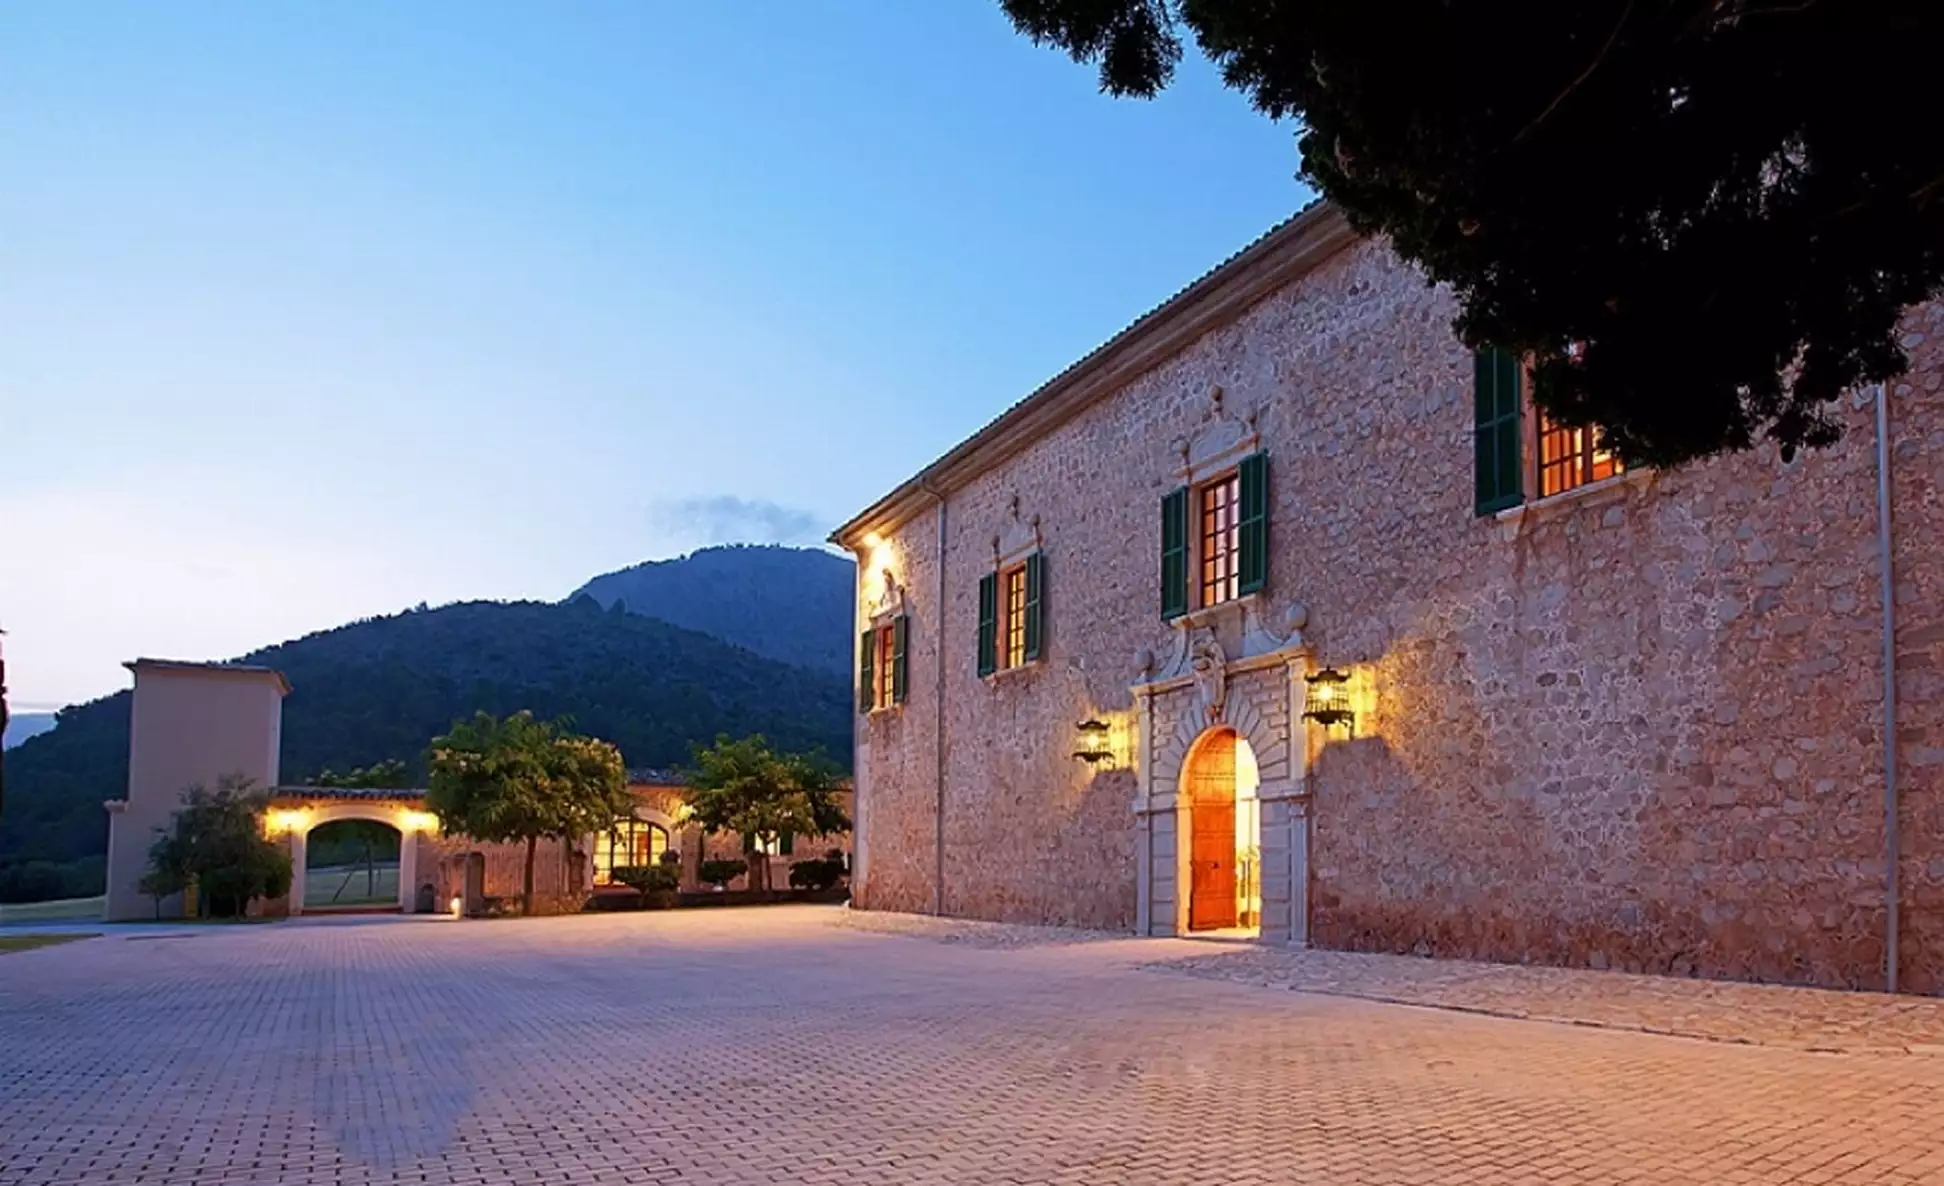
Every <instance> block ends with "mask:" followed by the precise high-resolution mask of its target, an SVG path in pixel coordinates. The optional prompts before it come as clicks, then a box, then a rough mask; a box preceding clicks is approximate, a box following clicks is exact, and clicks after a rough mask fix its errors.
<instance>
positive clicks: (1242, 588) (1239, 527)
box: [1236, 453, 1269, 594]
mask: <svg viewBox="0 0 1944 1186" xmlns="http://www.w3.org/2000/svg"><path fill="white" fill-rule="evenodd" d="M1237 469H1238V472H1237V477H1238V478H1239V479H1240V480H1239V481H1238V482H1237V483H1236V484H1237V485H1239V486H1240V487H1241V490H1240V491H1239V495H1240V498H1241V502H1242V506H1241V508H1240V510H1241V516H1240V518H1238V519H1237V521H1236V535H1237V536H1238V537H1239V542H1240V550H1241V553H1242V554H1241V555H1240V556H1239V557H1237V558H1236V576H1237V578H1238V580H1237V581H1236V592H1237V593H1238V594H1247V593H1258V592H1261V590H1262V587H1263V586H1264V585H1265V584H1268V583H1269V455H1268V454H1267V453H1253V454H1251V455H1249V456H1247V457H1244V458H1243V459H1242V464H1241V465H1240V466H1239V467H1237Z"/></svg>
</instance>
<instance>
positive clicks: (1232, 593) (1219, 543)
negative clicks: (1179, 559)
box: [1196, 473, 1242, 605]
mask: <svg viewBox="0 0 1944 1186" xmlns="http://www.w3.org/2000/svg"><path fill="white" fill-rule="evenodd" d="M1196 493H1197V495H1198V497H1199V498H1200V500H1201V552H1200V558H1201V604H1202V605H1218V604H1220V603H1221V602H1224V601H1234V600H1235V598H1236V596H1237V590H1238V585H1239V584H1240V582H1241V574H1240V573H1239V572H1238V571H1237V569H1236V561H1237V560H1239V559H1240V555H1239V553H1240V552H1241V539H1240V534H1241V527H1240V521H1239V517H1238V514H1237V512H1238V511H1240V510H1241V502H1242V478H1241V475H1240V474H1239V473H1236V474H1229V475H1227V476H1226V477H1222V478H1217V479H1216V480H1215V481H1213V482H1210V483H1208V485H1206V486H1203V487H1202V488H1201V489H1200V490H1199V491H1197V492H1196Z"/></svg>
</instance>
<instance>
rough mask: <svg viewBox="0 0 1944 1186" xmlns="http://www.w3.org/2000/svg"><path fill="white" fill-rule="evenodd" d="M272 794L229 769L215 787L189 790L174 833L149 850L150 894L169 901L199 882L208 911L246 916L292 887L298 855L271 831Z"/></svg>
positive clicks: (145, 887) (146, 884) (145, 882)
mask: <svg viewBox="0 0 1944 1186" xmlns="http://www.w3.org/2000/svg"><path fill="white" fill-rule="evenodd" d="M269 802H270V797H269V795H268V794H267V793H265V792H262V791H259V790H256V789H255V788H254V785H253V784H252V783H251V782H250V780H249V779H247V778H243V777H241V776H239V775H224V776H223V777H222V778H220V779H218V780H217V782H216V789H215V790H209V789H208V788H205V787H203V786H201V785H200V784H198V785H195V786H191V787H189V788H188V789H186V790H184V791H183V793H182V806H181V808H179V809H178V810H177V811H176V813H175V818H174V819H173V820H172V821H171V824H170V828H169V830H168V831H167V832H165V833H163V834H162V835H161V836H159V837H157V838H156V840H155V843H154V844H153V845H152V846H151V847H150V848H149V868H148V872H147V873H146V874H145V875H144V877H143V879H142V883H141V885H142V892H144V893H146V894H148V895H150V896H151V897H154V898H155V899H156V909H157V912H158V913H160V910H161V899H162V898H163V897H166V896H168V895H169V894H172V893H175V892H177V891H179V890H181V889H183V888H184V887H186V886H188V885H190V884H192V883H193V884H194V885H195V886H196V888H197V890H198V891H199V893H200V895H201V900H202V908H203V911H204V912H205V913H207V914H209V915H211V916H213V917H215V918H237V917H240V916H241V915H242V914H243V913H244V911H245V910H246V909H248V907H249V904H250V899H252V898H280V897H282V896H283V895H285V894H287V893H289V892H290V876H291V869H290V854H289V853H288V852H285V851H284V848H283V846H282V845H280V844H277V843H276V842H274V841H272V840H270V839H269V838H268V837H266V836H265V835H264V834H263V812H264V809H265V808H266V807H268V806H269Z"/></svg>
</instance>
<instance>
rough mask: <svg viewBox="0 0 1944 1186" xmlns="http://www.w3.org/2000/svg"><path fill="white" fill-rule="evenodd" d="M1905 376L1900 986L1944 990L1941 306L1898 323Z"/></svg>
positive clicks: (1899, 498)
mask: <svg viewBox="0 0 1944 1186" xmlns="http://www.w3.org/2000/svg"><path fill="white" fill-rule="evenodd" d="M1904 328H1905V336H1904V339H1903V342H1904V348H1905V349H1906V350H1908V351H1909V352H1910V356H1911V363H1912V368H1911V373H1910V374H1909V375H1907V376H1905V377H1904V379H1902V380H1901V381H1900V382H1898V383H1895V384H1892V385H1891V392H1892V395H1891V400H1890V417H1891V424H1890V441H1891V460H1890V474H1891V480H1892V484H1893V487H1894V493H1893V495H1892V508H1893V515H1894V516H1895V519H1894V535H1893V542H1894V548H1893V551H1892V556H1891V562H1890V567H1891V572H1892V573H1893V575H1894V577H1895V581H1896V595H1897V648H1896V649H1897V743H1898V745H1897V752H1898V782H1899V787H1898V793H1899V797H1900V799H1901V810H1900V812H1899V816H1900V819H1901V821H1902V828H1901V834H1902V845H1903V852H1902V860H1900V861H1899V862H1898V868H1899V870H1900V875H1901V878H1902V882H1903V893H1902V895H1901V898H1902V902H1903V911H1904V915H1903V919H1902V925H1901V926H1900V927H1899V933H1900V935H1901V942H1902V944H1903V958H1902V960H1901V961H1900V962H1901V964H1902V972H1903V984H1902V987H1904V988H1905V989H1908V990H1910V991H1913V992H1928V993H1936V992H1944V306H1940V305H1935V304H1934V305H1929V306H1926V307H1925V308H1923V309H1921V310H1918V311H1917V312H1916V313H1914V314H1912V315H1911V316H1910V317H1909V318H1907V319H1906V323H1905V327H1904Z"/></svg>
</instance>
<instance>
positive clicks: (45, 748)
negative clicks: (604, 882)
mask: <svg viewBox="0 0 1944 1186" xmlns="http://www.w3.org/2000/svg"><path fill="white" fill-rule="evenodd" d="M840 563H841V562H840ZM835 632H836V633H837V635H838V637H839V638H840V639H842V638H843V637H844V635H845V632H844V631H843V630H841V629H839V630H836V631H835ZM241 661H244V662H250V663H262V664H268V665H270V666H273V667H276V668H278V669H280V670H282V671H283V672H284V674H285V675H287V676H288V677H289V679H290V683H291V686H292V688H293V691H292V692H291V695H290V696H289V698H288V699H287V700H285V702H284V726H283V760H282V776H283V781H284V782H286V783H291V782H299V781H302V780H303V779H305V778H307V777H309V776H311V775H314V774H316V773H317V772H318V771H320V770H322V769H324V768H326V767H329V768H332V769H336V770H340V771H342V770H348V769H351V768H353V767H358V766H368V765H370V764H372V763H374V762H380V761H384V760H386V759H393V758H396V759H402V760H404V761H405V762H407V763H408V765H409V766H410V767H411V768H412V770H413V772H414V775H415V776H416V775H418V774H419V773H421V772H422V770H423V755H424V751H425V748H426V743H427V742H428V741H429V740H430V739H431V738H432V737H433V736H434V735H435V734H437V733H439V732H441V731H443V730H444V729H445V728H446V727H447V726H448V725H449V724H450V723H451V722H452V721H453V720H454V719H456V718H459V717H462V716H470V715H471V714H472V713H473V712H475V711H477V710H480V709H484V710H485V711H487V712H492V713H508V712H514V711H517V710H519V709H531V710H532V711H533V712H534V713H535V714H537V715H539V716H542V717H555V716H563V715H564V716H570V717H572V718H573V720H574V722H575V724H576V726H577V728H579V729H580V730H581V731H582V732H586V733H590V734H593V735H594V736H597V737H602V738H605V739H607V740H609V741H612V742H614V743H615V744H617V745H619V746H620V747H621V751H622V754H623V755H624V756H625V758H626V759H627V762H628V764H629V765H631V766H670V765H676V764H679V763H681V762H683V761H685V760H687V758H688V756H689V747H690V745H691V743H693V742H696V741H708V740H711V739H713V738H714V737H715V736H716V734H718V733H724V732H727V733H734V734H738V735H740V734H743V733H752V732H755V733H763V734H766V735H767V736H768V737H769V738H770V739H771V740H772V741H773V742H775V743H776V744H777V745H778V746H781V747H784V748H789V749H808V748H813V747H821V748H823V749H824V750H825V751H826V752H827V753H829V754H830V755H831V756H832V757H833V758H835V759H836V760H837V761H838V762H840V763H841V764H843V765H845V766H848V765H849V762H850V685H849V681H848V680H847V679H846V678H844V677H843V676H841V675H838V674H835V673H831V672H825V671H815V670H811V669H809V668H805V667H798V666H792V665H789V664H785V663H780V662H777V661H774V660H771V659H766V658H763V657H762V656H760V655H757V654H753V653H751V652H750V651H748V650H744V649H742V648H740V647H737V646H732V645H730V644H728V643H725V642H723V641H721V640H719V639H716V638H711V637H708V636H707V635H704V634H700V633H696V632H694V631H691V630H684V629H680V628H678V627H675V626H671V625H669V624H667V623H666V622H662V621H658V620H655V619H652V618H647V617H642V616H640V615H637V614H632V613H621V612H609V611H604V610H602V609H600V608H599V607H598V606H597V605H595V604H594V603H593V602H592V601H591V600H588V599H580V600H577V601H574V602H569V603H566V604H557V605H556V604H546V603H541V602H514V603H504V602H466V603H460V604H456V605H448V606H443V607H441V608H438V609H431V610H418V611H408V612H406V613H402V614H396V615H392V616H390V617H382V618H372V619H368V620H366V621H362V622H355V623H353V624H351V625H348V626H342V627H339V628H337V629H335V630H327V631H323V632H321V633H317V634H312V635H307V636H306V637H304V638H300V639H297V640H296V641H294V642H288V643H284V644H282V645H279V646H273V647H267V648H264V649H262V650H259V651H254V652H252V653H250V654H248V655H245V656H242V660H241ZM128 701H129V693H127V692H122V693H118V694H116V695H114V696H109V697H106V698H104V699H101V700H95V701H91V702H89V703H87V704H82V705H77V706H75V707H73V708H68V709H64V710H63V711H62V712H61V714H60V723H59V725H58V727H56V728H55V729H54V730H53V731H52V732H49V733H44V734H42V735H40V736H38V737H33V738H30V739H28V740H27V741H26V742H24V743H22V744H21V745H20V746H18V747H17V748H15V749H13V750H10V751H8V753H7V755H6V761H7V771H6V774H7V779H6V786H7V798H6V803H5V810H4V812H0V867H4V866H6V865H9V864H12V865H15V866H18V865H20V864H21V863H22V862H25V861H28V860H40V861H48V862H54V863H57V864H62V865H67V866H70V868H69V869H68V871H67V874H66V875H67V876H70V877H79V878H86V877H89V876H92V878H93V879H94V880H95V881H96V882H98V880H99V876H100V873H99V854H101V853H102V852H104V851H105V847H106V844H107V818H106V815H105V813H104V812H103V811H102V808H101V803H102V801H103V800H104V799H111V798H118V797H120V796H122V795H123V794H125V793H126V789H127V780H128ZM77 862H82V864H76V863H77ZM18 873H19V870H18V869H16V870H15V874H16V876H17V875H18ZM4 881H5V874H4V871H3V870H0V883H4ZM88 892H92V891H88Z"/></svg>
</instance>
